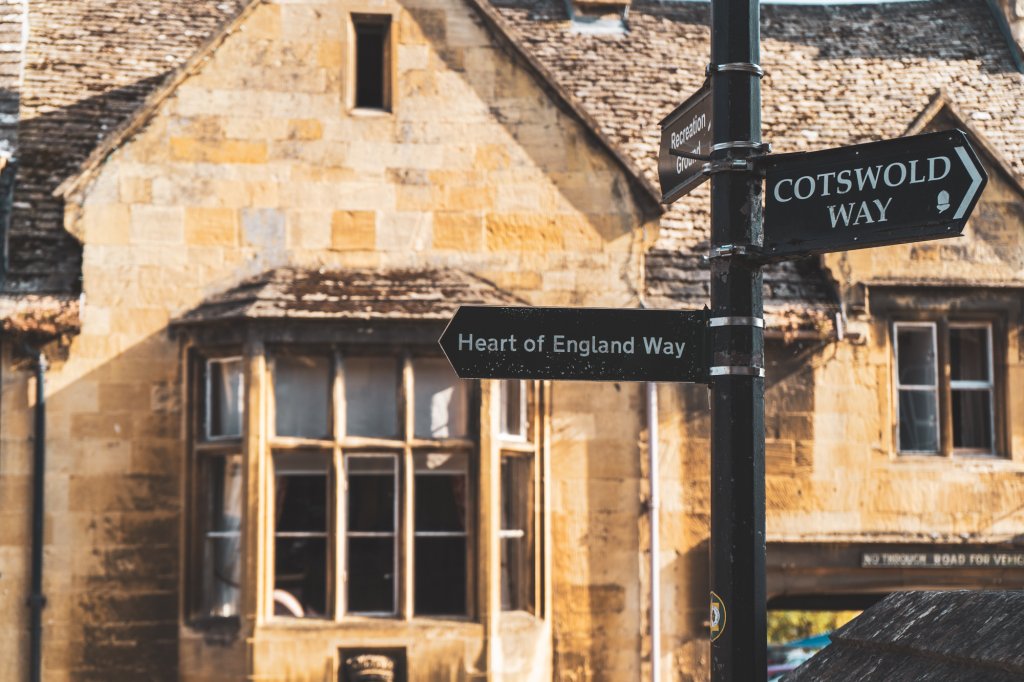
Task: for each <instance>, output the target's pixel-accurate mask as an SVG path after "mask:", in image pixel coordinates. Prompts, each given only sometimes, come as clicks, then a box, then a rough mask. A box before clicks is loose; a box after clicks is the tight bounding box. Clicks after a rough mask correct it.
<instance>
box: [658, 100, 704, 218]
mask: <svg viewBox="0 0 1024 682" xmlns="http://www.w3.org/2000/svg"><path fill="white" fill-rule="evenodd" d="M710 153H711V83H710V81H705V82H704V85H703V86H701V89H700V90H698V91H697V92H696V93H694V94H693V96H691V97H690V98H689V99H688V100H686V101H685V102H683V103H682V104H680V105H679V106H678V107H676V109H675V111H673V112H672V113H671V114H669V115H668V116H666V117H665V118H664V119H663V120H662V121H661V148H660V149H659V150H658V180H659V181H660V182H661V201H662V203H666V204H669V203H672V202H673V201H675V200H676V199H678V198H679V197H681V196H683V195H684V194H686V193H687V192H689V191H690V190H692V189H693V188H694V187H696V186H698V185H700V184H701V183H702V182H704V181H705V180H707V177H708V176H706V175H704V172H703V167H704V163H703V162H704V161H707V160H708V154H710Z"/></svg>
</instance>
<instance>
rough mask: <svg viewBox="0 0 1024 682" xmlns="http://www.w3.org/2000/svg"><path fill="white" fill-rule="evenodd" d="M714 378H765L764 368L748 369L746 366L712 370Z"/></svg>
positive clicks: (727, 366) (721, 367) (722, 367)
mask: <svg viewBox="0 0 1024 682" xmlns="http://www.w3.org/2000/svg"><path fill="white" fill-rule="evenodd" d="M710 374H711V376H713V377H761V378H762V379H763V378H764V367H747V366H745V365H719V366H717V367H712V368H711V369H710Z"/></svg>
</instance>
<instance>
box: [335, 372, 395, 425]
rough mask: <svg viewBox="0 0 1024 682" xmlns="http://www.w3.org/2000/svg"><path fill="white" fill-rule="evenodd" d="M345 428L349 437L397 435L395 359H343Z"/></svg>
mask: <svg viewBox="0 0 1024 682" xmlns="http://www.w3.org/2000/svg"><path fill="white" fill-rule="evenodd" d="M345 431H346V433H347V435H349V436H375V437H378V438H394V437H395V436H397V435H398V361H397V360H396V359H395V358H359V357H355V358H345Z"/></svg>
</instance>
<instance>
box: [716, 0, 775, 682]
mask: <svg viewBox="0 0 1024 682" xmlns="http://www.w3.org/2000/svg"><path fill="white" fill-rule="evenodd" d="M758 15H759V1H758V0H712V2H711V64H710V66H709V70H710V75H711V84H712V97H713V106H712V126H711V127H712V132H713V136H714V137H713V140H714V145H713V146H712V153H711V158H712V161H711V164H710V167H709V168H708V170H709V171H710V172H711V174H712V175H711V247H712V252H711V319H710V320H709V326H710V332H711V344H712V353H713V355H712V362H711V364H712V366H711V370H710V373H711V391H712V408H711V431H712V432H711V591H712V594H711V640H712V641H711V679H712V680H714V681H715V682H725V681H730V682H732V681H735V682H740V681H742V682H747V681H749V680H762V681H763V680H765V679H766V677H767V651H766V649H767V646H766V631H767V613H766V604H765V493H764V369H763V368H764V322H763V306H762V301H761V270H760V266H759V265H758V263H757V261H756V260H754V259H752V258H748V257H747V256H748V255H751V254H753V253H754V252H755V251H756V250H757V249H756V245H757V244H758V243H759V242H760V237H761V227H762V226H761V216H762V208H761V207H762V202H761V181H760V179H759V178H758V176H757V174H756V172H755V170H754V168H753V163H752V159H753V158H755V157H758V156H761V155H763V148H762V146H761V83H760V76H761V75H762V72H761V68H760V66H759V61H760V46H759V40H760V27H759V20H758Z"/></svg>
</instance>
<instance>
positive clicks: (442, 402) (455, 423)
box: [413, 358, 469, 438]
mask: <svg viewBox="0 0 1024 682" xmlns="http://www.w3.org/2000/svg"><path fill="white" fill-rule="evenodd" d="M413 382H414V384H415V389H416V390H415V393H416V398H415V401H416V405H415V410H416V418H415V422H416V428H415V430H416V436H417V437H418V438H462V437H464V436H465V435H466V434H467V433H468V432H469V428H468V417H469V405H468V396H467V390H466V389H467V382H465V381H463V380H461V379H459V378H458V377H457V376H456V375H455V372H453V371H452V368H451V365H449V364H448V361H447V360H444V359H434V358H430V359H417V360H415V361H414V362H413Z"/></svg>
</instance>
